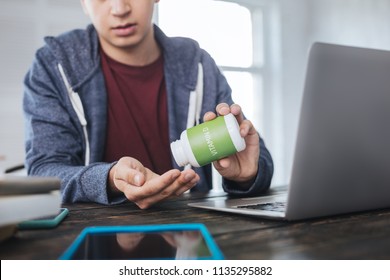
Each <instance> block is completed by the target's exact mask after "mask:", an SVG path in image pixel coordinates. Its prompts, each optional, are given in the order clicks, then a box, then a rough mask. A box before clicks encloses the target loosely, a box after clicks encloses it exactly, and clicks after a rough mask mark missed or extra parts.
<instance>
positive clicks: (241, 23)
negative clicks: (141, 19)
mask: <svg viewBox="0 0 390 280" xmlns="http://www.w3.org/2000/svg"><path fill="white" fill-rule="evenodd" d="M237 2H238V1H214V0H185V1H183V0H164V1H160V2H159V4H158V5H157V8H158V13H157V24H158V25H159V26H160V27H161V28H162V30H163V31H164V32H165V33H166V34H167V35H168V36H184V37H190V38H193V39H195V40H197V41H198V42H199V44H200V46H201V47H202V48H203V49H205V50H206V51H207V52H208V53H210V55H211V56H212V57H213V58H214V59H215V61H216V63H217V64H218V66H219V67H220V68H221V70H222V71H223V73H224V75H225V77H226V79H227V80H228V82H229V84H230V86H231V88H232V95H233V100H234V101H235V102H236V103H237V104H240V105H241V106H242V107H243V111H244V113H245V115H246V116H247V117H248V118H249V119H250V120H252V121H253V122H254V124H255V126H256V127H257V128H261V123H260V120H261V119H262V117H261V114H262V107H261V104H262V102H261V100H262V88H263V77H262V73H261V69H262V66H263V48H262V46H261V44H260V45H258V44H257V43H258V42H262V34H263V32H262V30H261V29H262V26H258V25H257V26H256V30H253V12H251V10H250V9H249V8H248V7H245V6H242V5H240V4H238V3H237ZM256 17H259V13H256ZM256 22H258V21H256ZM255 47H256V51H255V52H254V48H255Z"/></svg>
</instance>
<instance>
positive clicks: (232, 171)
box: [203, 103, 260, 186]
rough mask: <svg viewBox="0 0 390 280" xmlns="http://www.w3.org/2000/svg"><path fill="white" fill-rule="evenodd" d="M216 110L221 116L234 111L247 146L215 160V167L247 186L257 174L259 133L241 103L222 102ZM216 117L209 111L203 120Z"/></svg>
mask: <svg viewBox="0 0 390 280" xmlns="http://www.w3.org/2000/svg"><path fill="white" fill-rule="evenodd" d="M216 112H217V114H218V115H220V116H225V115H227V114H229V113H232V114H233V115H234V116H235V117H236V119H237V121H238V124H239V125H240V134H241V136H242V137H243V138H244V139H245V144H246V148H245V150H243V151H241V152H238V153H235V154H233V155H231V156H229V157H226V158H222V159H220V160H218V161H215V162H213V164H214V167H215V169H216V170H217V171H218V172H219V173H220V174H221V175H222V177H224V178H226V179H228V180H232V181H235V182H238V183H241V185H243V186H246V185H248V184H250V183H251V182H252V181H253V180H254V179H255V177H256V175H257V171H258V161H259V155H260V146H259V141H260V140H259V135H258V133H257V131H256V129H255V127H254V126H253V124H252V122H250V121H249V120H245V119H244V115H243V113H242V111H241V107H240V106H239V105H237V104H233V105H232V106H230V107H229V105H228V104H226V103H220V104H218V105H217V107H216ZM216 117H217V115H216V114H215V113H213V112H207V113H206V114H205V115H204V117H203V120H204V121H205V122H206V121H210V120H212V119H214V118H216Z"/></svg>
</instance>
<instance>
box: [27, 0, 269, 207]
mask: <svg viewBox="0 0 390 280" xmlns="http://www.w3.org/2000/svg"><path fill="white" fill-rule="evenodd" d="M157 2H159V1H158V0H142V1H139V0H81V4H82V6H83V9H84V11H85V13H86V14H87V15H88V16H89V17H90V19H91V21H92V25H90V26H88V28H87V29H86V30H74V31H71V32H68V33H66V34H63V35H61V36H58V37H56V38H54V37H47V38H46V39H45V42H46V45H45V46H44V47H43V48H41V49H40V50H38V52H37V54H36V59H35V61H34V63H33V65H32V67H31V69H30V71H29V73H28V74H27V76H26V79H25V95H24V111H25V115H26V127H27V134H26V136H27V141H26V166H27V170H28V173H29V174H32V175H46V176H58V177H60V178H61V179H62V187H61V191H62V195H63V201H64V202H78V201H94V202H98V203H103V204H112V203H120V202H123V201H125V200H126V199H127V200H130V201H133V202H134V203H136V204H137V205H138V206H139V207H140V208H148V207H150V206H151V205H153V204H154V203H157V202H159V201H161V200H164V199H166V198H168V197H171V196H174V195H180V194H182V193H183V192H185V191H187V190H189V189H191V188H193V187H194V189H195V190H198V191H206V190H208V189H209V188H210V186H211V166H210V165H209V166H206V167H203V168H196V169H186V170H181V171H180V170H179V168H178V166H177V165H176V163H175V162H174V161H173V159H172V157H171V152H170V147H169V143H170V142H172V141H174V140H176V139H178V138H179V137H180V133H181V132H182V131H183V130H185V129H186V128H187V127H188V126H191V125H194V124H195V123H196V122H198V121H199V116H203V120H204V121H208V120H211V119H213V118H215V117H216V116H217V115H226V114H228V113H230V112H231V113H233V114H234V115H235V116H236V118H237V120H238V122H239V124H240V133H241V135H242V136H243V137H244V138H245V141H246V145H247V147H246V149H245V150H244V151H242V152H240V153H237V154H235V155H233V156H230V157H227V158H224V159H221V160H219V161H218V162H215V163H214V166H215V167H216V169H217V170H218V172H219V173H220V174H221V175H222V176H223V187H224V190H225V191H227V192H229V193H232V194H237V195H253V194H258V193H260V192H262V191H264V190H266V189H268V187H269V185H270V181H271V177H272V173H273V164H272V159H271V156H270V154H269V152H268V151H267V149H266V147H265V145H264V142H263V140H262V139H261V138H260V137H259V135H258V133H257V132H256V130H255V128H254V127H253V125H252V123H251V122H250V121H248V120H245V119H244V116H243V113H242V112H241V108H240V107H239V106H238V105H234V104H233V101H232V99H231V90H230V87H229V86H228V84H227V82H226V79H225V78H224V76H223V75H222V74H221V72H220V71H219V69H218V67H217V66H216V64H215V62H214V61H213V60H212V58H211V57H210V56H209V55H208V54H207V53H206V52H205V51H204V50H202V49H200V48H199V46H198V44H197V43H196V42H195V41H193V40H191V39H186V38H169V37H167V36H165V35H164V33H163V32H162V31H161V30H160V29H159V28H158V27H157V26H154V25H153V24H152V14H153V9H154V5H155V3H157ZM194 98H195V99H194ZM190 100H192V102H190ZM194 100H195V102H193V101H194ZM196 100H197V101H196ZM200 100H202V102H200ZM196 102H198V104H199V106H196ZM194 104H195V105H194ZM194 111H195V114H193V112H194Z"/></svg>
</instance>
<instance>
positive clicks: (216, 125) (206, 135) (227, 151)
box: [187, 116, 237, 166]
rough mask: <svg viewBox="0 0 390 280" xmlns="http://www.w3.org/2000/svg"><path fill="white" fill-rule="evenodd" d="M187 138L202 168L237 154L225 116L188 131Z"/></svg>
mask: <svg viewBox="0 0 390 280" xmlns="http://www.w3.org/2000/svg"><path fill="white" fill-rule="evenodd" d="M187 137H188V141H189V142H190V145H191V150H192V152H193V153H194V156H195V158H196V161H197V162H198V163H199V165H200V166H203V165H205V164H208V163H210V162H212V161H216V160H218V159H221V158H223V157H226V156H229V155H231V154H234V153H235V152H237V150H236V148H235V147H234V144H233V142H232V140H231V138H230V135H229V131H228V130H227V127H226V122H225V119H224V117H223V116H220V117H217V118H215V119H214V120H211V121H208V122H205V123H202V124H200V125H197V126H194V127H191V128H189V129H187Z"/></svg>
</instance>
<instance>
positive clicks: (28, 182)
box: [0, 175, 61, 239]
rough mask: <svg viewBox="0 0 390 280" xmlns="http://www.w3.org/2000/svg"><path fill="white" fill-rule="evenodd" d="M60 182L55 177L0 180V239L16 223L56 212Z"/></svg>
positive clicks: (59, 200) (21, 177)
mask: <svg viewBox="0 0 390 280" xmlns="http://www.w3.org/2000/svg"><path fill="white" fill-rule="evenodd" d="M60 185H61V182H60V180H59V179H58V178H55V177H30V176H29V177H27V176H10V175H2V176H1V177H0V239H1V237H2V235H3V237H5V236H6V235H8V234H9V233H10V232H11V231H12V229H13V228H14V227H15V228H16V225H17V224H18V223H20V222H23V221H26V220H31V219H37V218H41V217H45V216H49V215H55V214H57V213H58V211H59V209H60V207H61V195H60Z"/></svg>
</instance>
